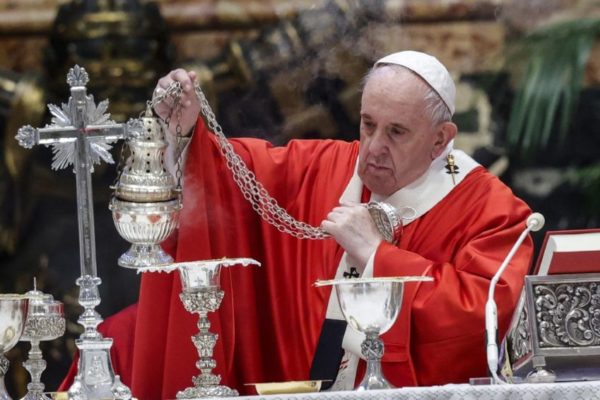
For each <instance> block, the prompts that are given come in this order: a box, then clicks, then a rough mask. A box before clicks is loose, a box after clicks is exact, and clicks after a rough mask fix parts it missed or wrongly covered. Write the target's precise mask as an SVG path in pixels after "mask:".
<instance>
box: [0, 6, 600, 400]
mask: <svg viewBox="0 0 600 400" xmlns="http://www.w3.org/2000/svg"><path fill="white" fill-rule="evenodd" d="M599 34H600V2H598V1H597V0H204V1H203V0H168V1H167V0H161V1H142V0H96V1H91V0H89V1H87V0H77V1H65V0H12V1H10V0H0V134H1V135H2V142H1V143H2V147H1V148H0V292H2V293H10V292H19V293H23V292H25V291H27V290H30V289H31V288H32V285H33V283H32V282H33V277H36V278H37V282H38V288H39V289H41V290H43V291H45V292H47V293H51V294H53V295H54V297H55V298H57V299H59V300H61V301H63V302H64V303H65V308H66V314H67V316H68V318H69V322H68V324H67V334H66V335H65V337H64V338H62V339H59V340H56V341H53V342H50V343H43V344H42V348H43V350H44V353H45V356H46V359H47V361H48V364H49V366H48V369H47V370H46V372H45V374H44V376H43V381H44V382H45V383H46V387H47V389H48V390H54V389H56V387H57V386H58V384H59V382H60V380H61V379H62V376H63V375H64V374H65V373H66V370H67V368H68V366H69V364H70V361H71V356H72V354H73V352H74V350H75V345H74V338H76V337H77V336H78V335H79V331H80V327H79V326H78V325H77V324H76V319H77V317H78V315H79V313H80V312H81V311H80V308H79V306H78V303H77V294H78V288H77V287H76V286H75V279H76V278H77V276H78V275H79V250H78V236H77V235H78V234H77V219H76V204H75V180H74V176H73V173H72V171H71V170H70V169H66V170H62V171H59V172H55V171H52V170H51V169H50V164H51V157H52V152H51V151H50V149H48V148H44V147H41V146H40V147H39V148H34V149H32V150H25V149H23V148H21V147H19V146H18V144H17V142H16V140H14V136H15V134H16V133H17V129H18V128H19V127H20V126H22V125H25V124H30V125H33V126H42V125H44V124H46V123H48V122H49V115H48V112H47V108H46V104H47V103H54V104H60V103H62V102H65V101H66V100H67V98H68V85H67V84H66V82H65V77H66V73H67V71H68V69H69V68H70V67H72V66H73V65H74V64H79V65H80V66H83V67H85V68H86V70H87V71H88V72H89V74H90V83H89V84H88V90H89V92H90V93H91V94H93V95H94V96H95V99H96V101H100V100H103V99H106V98H108V99H109V100H110V106H109V111H110V113H111V114H112V116H113V118H114V119H115V120H117V121H125V120H126V119H128V118H129V117H135V116H137V115H138V114H139V113H140V112H141V111H142V110H143V109H144V104H145V101H146V100H147V99H149V98H150V97H151V95H152V91H153V88H154V85H155V83H156V81H157V79H158V78H159V77H160V76H162V75H164V74H165V73H167V72H168V71H169V70H171V69H173V68H175V67H184V68H188V69H194V70H196V71H197V72H198V75H199V77H200V81H201V83H202V87H203V88H204V90H205V92H206V93H207V95H208V97H209V100H210V102H211V104H212V107H213V108H214V109H215V110H216V111H217V117H218V120H219V121H220V123H221V125H222V126H223V128H224V130H225V133H226V134H228V135H229V136H255V137H261V138H265V139H268V140H270V141H272V142H273V143H276V144H284V143H286V142H287V141H288V140H290V139H292V138H340V139H344V140H353V139H355V138H356V137H357V134H358V123H359V113H358V111H359V104H360V88H361V82H362V78H363V76H364V74H365V73H366V72H367V70H368V68H369V67H370V65H371V64H372V63H373V61H375V60H376V59H378V58H379V57H381V56H383V55H385V54H387V53H390V52H394V51H399V50H404V49H413V50H421V51H425V52H428V53H430V54H432V55H434V56H436V57H437V58H439V59H440V60H441V61H442V62H443V63H444V64H445V65H446V66H447V67H448V69H449V70H450V72H451V73H452V75H453V76H454V78H455V80H456V82H457V89H458V93H457V113H456V115H455V118H454V120H455V122H456V123H457V124H458V126H459V130H460V137H459V139H457V141H456V147H458V148H460V149H463V150H465V151H467V152H468V153H470V154H471V155H473V157H474V158H475V159H476V160H477V161H479V162H480V163H481V164H483V165H485V166H486V167H488V168H489V169H490V170H491V171H492V172H493V173H495V174H496V175H498V176H499V177H500V178H501V179H502V180H503V181H505V182H506V183H507V184H509V185H510V186H511V187H512V188H513V190H514V192H515V193H516V194H517V195H518V196H520V197H521V198H523V199H525V200H526V201H527V202H528V203H529V205H530V206H531V208H532V209H534V210H536V211H539V212H542V213H543V214H544V215H545V216H546V221H547V224H546V228H545V229H544V230H555V229H582V228H597V227H598V225H599V216H600V157H599V154H600V128H599V127H600V41H599ZM118 148H119V146H116V149H115V157H114V158H115V159H118V157H116V151H118ZM115 174H116V169H115V166H114V165H106V164H103V165H101V166H100V167H98V168H96V170H95V173H94V175H93V179H94V201H95V221H96V238H97V253H98V271H99V272H98V273H99V276H100V277H101V278H102V281H103V283H102V285H101V287H100V290H101V296H102V304H101V305H100V306H99V307H98V311H99V312H100V313H101V315H102V316H103V317H107V316H109V315H110V314H113V313H114V312H116V311H118V310H120V309H122V308H124V307H126V306H127V305H129V304H132V303H134V302H135V301H136V298H137V292H138V288H139V277H138V276H136V275H135V272H133V271H129V270H124V269H122V268H120V267H118V266H117V263H116V260H117V258H118V257H119V255H120V254H122V253H123V252H124V251H125V250H126V249H127V247H128V245H127V243H125V242H124V241H123V240H122V239H121V238H120V237H119V236H118V234H117V232H116V230H115V228H114V226H113V223H112V218H111V215H110V212H109V210H108V207H107V204H108V200H109V197H110V190H109V185H110V183H111V182H112V181H113V180H114V177H115ZM542 235H543V233H541V234H539V235H538V236H536V237H535V241H536V245H537V246H539V245H540V243H541V241H542V239H543V236H542ZM28 348H29V345H28V344H24V343H21V344H20V345H18V346H17V347H16V348H15V349H13V350H11V351H10V353H9V354H8V357H9V359H10V360H11V368H10V370H9V374H8V376H7V386H8V388H9V391H10V392H11V394H13V396H18V397H20V396H22V395H23V394H24V391H25V388H26V383H27V381H28V375H27V372H26V371H25V369H24V368H22V367H21V363H22V362H23V361H24V358H25V356H26V352H27V350H28Z"/></svg>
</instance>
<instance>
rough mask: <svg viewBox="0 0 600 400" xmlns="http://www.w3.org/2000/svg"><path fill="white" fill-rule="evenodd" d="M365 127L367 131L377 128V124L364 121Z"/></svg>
mask: <svg viewBox="0 0 600 400" xmlns="http://www.w3.org/2000/svg"><path fill="white" fill-rule="evenodd" d="M363 126H364V127H365V128H367V129H373V128H374V127H375V124H374V123H372V122H370V121H363Z"/></svg>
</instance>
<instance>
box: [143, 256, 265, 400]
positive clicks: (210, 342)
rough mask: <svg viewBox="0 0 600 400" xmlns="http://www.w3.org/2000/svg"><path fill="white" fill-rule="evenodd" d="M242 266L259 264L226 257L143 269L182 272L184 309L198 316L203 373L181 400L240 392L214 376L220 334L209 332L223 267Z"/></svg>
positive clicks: (220, 293)
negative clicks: (215, 352) (216, 348)
mask: <svg viewBox="0 0 600 400" xmlns="http://www.w3.org/2000/svg"><path fill="white" fill-rule="evenodd" d="M237 264H241V265H243V266H247V265H260V263H259V262H257V261H255V260H253V259H250V258H233V259H228V258H223V259H221V260H209V261H191V262H182V263H176V264H171V265H168V266H165V267H148V268H141V269H139V270H138V271H140V272H171V271H174V270H176V269H177V270H179V277H180V278H181V284H182V286H183V290H182V292H181V294H180V295H179V298H180V299H181V302H182V303H183V306H184V307H185V309H186V310H187V311H188V312H190V313H195V314H198V315H199V317H200V318H199V320H198V330H199V332H198V333H197V334H196V335H194V336H192V341H193V342H194V346H196V349H197V350H198V355H199V356H200V359H199V360H198V362H197V363H196V367H197V368H198V369H199V370H200V374H199V375H198V376H195V377H193V378H192V381H193V382H194V386H192V387H188V388H187V389H185V390H183V391H180V392H178V393H177V398H178V399H196V398H204V397H231V396H237V395H238V392H237V390H235V389H231V388H229V387H227V386H224V385H221V384H220V383H221V377H220V376H219V375H215V374H213V373H212V370H213V369H214V368H215V367H216V366H217V362H216V361H215V360H214V359H213V358H212V357H213V349H214V347H215V344H216V343H217V339H218V338H219V335H217V334H215V333H212V332H210V321H209V320H208V313H209V312H214V311H216V310H218V309H219V306H220V305H221V300H223V296H224V292H223V291H222V290H221V287H220V283H219V276H220V271H221V267H228V266H231V265H237Z"/></svg>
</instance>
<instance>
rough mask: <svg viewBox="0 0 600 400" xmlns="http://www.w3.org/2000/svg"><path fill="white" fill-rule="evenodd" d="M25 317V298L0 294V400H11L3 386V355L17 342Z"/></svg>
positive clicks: (6, 364)
mask: <svg viewBox="0 0 600 400" xmlns="http://www.w3.org/2000/svg"><path fill="white" fill-rule="evenodd" d="M26 317H27V298H26V297H24V296H22V295H18V294H0V400H11V397H10V396H9V395H8V392H7V391H6V387H5V386H4V375H6V373H7V372H8V366H9V361H8V359H7V358H6V357H5V356H4V353H6V352H8V351H9V350H10V349H12V348H13V347H14V346H15V345H16V344H17V342H18V341H19V338H20V337H21V334H22V333H23V327H24V326H25V318H26Z"/></svg>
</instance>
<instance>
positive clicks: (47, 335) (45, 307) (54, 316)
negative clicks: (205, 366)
mask: <svg viewBox="0 0 600 400" xmlns="http://www.w3.org/2000/svg"><path fill="white" fill-rule="evenodd" d="M25 296H26V297H27V299H28V300H29V307H28V310H27V319H26V320H25V327H24V329H23V335H22V336H21V340H23V341H27V342H30V343H31V349H30V350H29V355H28V358H27V361H25V362H24V363H23V366H24V367H25V368H26V369H27V371H29V374H30V375H31V382H29V384H28V385H27V394H26V395H25V397H23V398H22V400H50V397H48V396H46V395H45V394H44V384H43V383H42V381H41V377H42V373H43V372H44V370H45V369H46V361H45V360H44V358H43V355H42V351H41V349H40V342H43V341H49V340H54V339H56V338H58V337H60V336H62V335H63V334H64V333H65V316H64V311H63V303H61V302H60V301H56V300H54V298H53V297H52V295H49V294H44V293H42V292H40V291H38V290H35V289H34V290H31V291H29V292H27V293H25Z"/></svg>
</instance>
